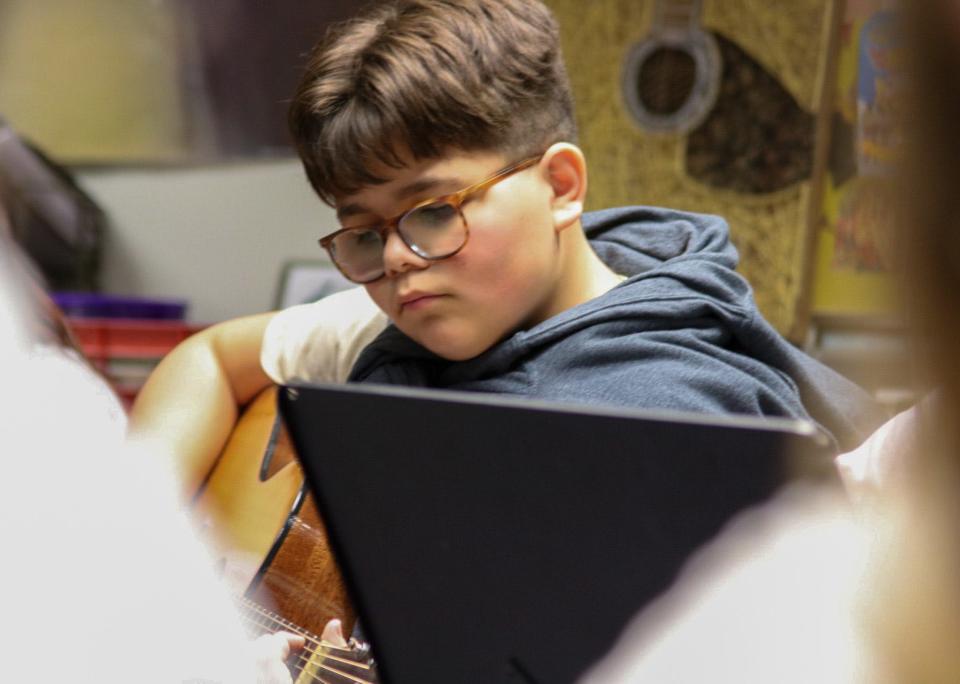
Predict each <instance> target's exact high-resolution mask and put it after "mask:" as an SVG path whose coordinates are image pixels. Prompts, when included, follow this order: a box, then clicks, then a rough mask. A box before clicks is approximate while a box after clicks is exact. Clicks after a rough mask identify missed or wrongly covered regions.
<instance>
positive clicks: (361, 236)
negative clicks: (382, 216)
mask: <svg viewBox="0 0 960 684" xmlns="http://www.w3.org/2000/svg"><path fill="white" fill-rule="evenodd" d="M347 235H348V236H349V238H350V243H351V244H352V245H353V246H354V247H367V246H369V245H371V244H374V243H377V242H380V234H379V233H377V231H375V230H369V229H365V230H352V231H350V232H349V233H347Z"/></svg>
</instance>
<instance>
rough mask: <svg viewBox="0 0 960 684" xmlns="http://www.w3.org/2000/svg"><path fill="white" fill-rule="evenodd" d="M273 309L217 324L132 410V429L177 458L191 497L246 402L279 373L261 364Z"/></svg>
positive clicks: (152, 380)
mask: <svg viewBox="0 0 960 684" xmlns="http://www.w3.org/2000/svg"><path fill="white" fill-rule="evenodd" d="M273 315H274V314H273V313H266V314H259V315H256V316H247V317H244V318H237V319H234V320H230V321H225V322H223V323H218V324H216V325H213V326H211V327H209V328H207V329H206V330H202V331H201V332H199V333H197V334H195V335H193V336H192V337H190V338H189V339H187V340H185V341H184V342H181V343H180V344H179V345H178V346H177V347H176V348H174V349H173V351H171V352H170V353H169V354H167V356H166V357H164V359H163V360H162V361H161V362H160V364H159V365H158V366H157V368H156V369H155V370H154V371H153V373H152V374H151V375H150V377H149V378H148V380H147V382H146V384H145V385H144V386H143V388H142V389H141V390H140V392H139V394H138V395H137V398H136V401H135V402H134V404H133V407H132V409H131V412H130V437H131V439H133V440H135V441H137V442H140V443H141V444H142V445H143V446H144V447H145V448H146V449H147V450H148V451H153V452H156V453H157V455H159V456H160V457H163V458H170V459H172V460H173V462H174V464H175V466H176V468H177V470H178V475H179V478H180V481H181V483H182V485H183V490H182V493H183V494H184V496H185V497H187V498H190V497H192V496H193V495H194V494H195V493H196V492H197V490H198V489H199V487H200V485H201V484H202V483H203V481H204V479H205V478H206V476H207V475H208V474H209V472H210V470H211V469H212V468H213V466H214V463H215V462H216V459H217V456H218V455H219V454H220V452H221V450H222V449H223V446H224V444H225V443H226V441H227V438H228V437H229V436H230V433H231V431H232V430H233V428H234V425H235V424H236V422H237V417H238V415H239V411H240V407H242V406H243V405H245V404H246V403H247V402H248V401H250V399H252V398H253V397H254V396H255V395H256V394H257V393H259V392H260V391H261V390H262V389H264V388H265V387H267V386H268V385H269V384H270V382H271V380H270V378H269V377H268V376H267V374H266V373H265V372H264V371H263V369H262V367H261V365H260V349H261V346H262V343H263V335H264V331H265V329H266V327H267V324H268V323H269V322H270V320H271V318H272V317H273Z"/></svg>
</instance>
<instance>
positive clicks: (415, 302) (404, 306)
mask: <svg viewBox="0 0 960 684" xmlns="http://www.w3.org/2000/svg"><path fill="white" fill-rule="evenodd" d="M442 296H443V295H440V294H434V293H432V292H419V291H413V292H407V293H404V294H403V295H400V296H399V297H397V303H398V304H399V305H400V310H401V311H415V310H417V309H420V308H422V307H424V306H428V305H429V304H430V303H431V302H434V301H436V300H438V299H440V297H442Z"/></svg>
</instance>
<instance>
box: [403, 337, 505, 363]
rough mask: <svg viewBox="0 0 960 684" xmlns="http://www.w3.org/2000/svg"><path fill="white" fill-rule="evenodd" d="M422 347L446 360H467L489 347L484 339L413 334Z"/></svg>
mask: <svg viewBox="0 0 960 684" xmlns="http://www.w3.org/2000/svg"><path fill="white" fill-rule="evenodd" d="M411 337H413V339H415V340H416V341H417V342H418V343H419V344H420V345H421V346H422V347H426V348H427V349H428V350H430V351H431V352H433V353H434V354H436V355H437V356H439V357H440V358H442V359H446V360H447V361H469V360H470V359H472V358H474V357H476V356H480V354H482V353H483V352H485V351H486V350H487V349H489V348H490V346H491V345H490V344H486V343H485V341H481V340H465V339H449V338H444V339H438V338H436V337H434V336H428V335H423V336H413V335H411Z"/></svg>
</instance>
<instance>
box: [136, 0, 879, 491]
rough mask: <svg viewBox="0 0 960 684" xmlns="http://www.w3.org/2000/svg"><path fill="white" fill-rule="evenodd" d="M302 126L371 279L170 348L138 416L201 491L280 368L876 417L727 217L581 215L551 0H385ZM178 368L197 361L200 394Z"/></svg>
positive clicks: (860, 427)
mask: <svg viewBox="0 0 960 684" xmlns="http://www.w3.org/2000/svg"><path fill="white" fill-rule="evenodd" d="M290 123H291V129H292V131H293V134H294V139H295V141H296V144H297V148H298V152H299V154H300V157H301V159H302V161H303V164H304V167H305V169H306V173H307V176H308V178H309V180H310V182H311V184H312V186H313V188H314V189H315V190H316V192H317V194H318V195H319V196H320V197H321V199H323V200H324V201H326V202H327V203H329V204H331V205H333V206H334V207H336V209H337V214H338V217H339V219H340V222H341V224H342V228H341V230H339V231H337V232H335V233H333V234H331V235H329V236H327V237H325V238H324V239H323V240H321V244H322V245H323V246H324V247H325V248H326V249H327V250H328V252H329V253H330V256H331V258H332V259H333V261H334V263H335V264H336V265H337V266H338V267H339V268H340V270H341V271H342V272H343V273H344V274H345V275H346V276H347V277H348V278H350V279H351V280H353V281H355V282H358V283H361V284H363V286H364V289H365V291H366V295H368V296H369V298H367V297H366V295H364V293H363V292H362V291H360V290H355V291H351V292H348V293H345V294H341V295H334V296H333V297H331V298H328V299H326V300H322V301H321V302H318V303H317V304H314V305H307V306H305V307H298V308H295V309H292V310H289V311H286V312H281V313H278V314H275V315H264V316H259V317H251V318H247V319H240V320H238V321H232V322H228V323H226V324H222V325H220V326H215V327H214V328H211V329H210V330H208V331H205V332H204V333H201V334H200V335H198V336H196V337H195V338H194V339H192V340H190V341H188V342H187V343H185V344H184V345H182V346H181V348H178V349H177V350H175V351H174V352H173V353H172V354H171V355H170V356H169V357H168V358H167V359H166V360H165V361H164V363H163V364H161V366H160V367H159V368H158V370H157V371H156V373H155V374H154V376H153V377H152V378H151V379H150V381H149V382H148V384H147V386H146V387H145V388H144V390H143V392H142V394H141V396H140V398H139V399H138V401H137V404H136V406H135V407H134V411H133V424H134V427H135V429H139V432H140V434H141V435H144V436H146V437H153V438H158V439H163V440H166V444H167V445H168V448H169V447H170V446H172V448H173V449H174V452H175V453H177V454H178V456H179V458H180V459H181V461H182V463H183V467H184V476H185V479H186V482H187V487H188V490H189V491H192V490H193V489H195V487H196V486H197V485H199V483H200V482H201V481H202V479H203V477H204V475H205V474H206V472H207V471H208V470H209V468H210V467H211V465H212V463H213V461H214V459H215V458H216V455H217V453H218V452H219V450H220V447H221V446H222V444H223V441H224V440H225V438H226V436H227V435H228V434H229V431H230V429H231V428H232V425H233V423H234V420H235V417H236V412H237V406H238V405H242V404H243V403H245V402H246V401H247V400H248V399H249V398H250V397H252V396H253V395H254V394H256V392H257V391H259V390H260V389H261V388H263V387H265V386H266V385H267V384H269V382H270V381H271V380H273V381H275V382H288V381H291V380H308V381H310V380H314V381H331V380H343V379H349V380H351V381H360V382H387V383H398V384H416V385H421V386H430V387H440V388H455V389H461V390H475V391H490V392H508V393H517V394H531V395H535V396H538V397H541V398H547V399H556V400H563V401H574V402H580V403H583V402H598V403H614V404H628V405H634V406H641V407H657V408H668V409H681V410H691V411H703V412H716V413H747V414H758V415H776V416H793V417H802V418H812V419H814V420H816V421H818V422H819V423H820V424H821V425H822V426H823V427H824V428H825V429H826V430H827V431H828V432H829V433H830V434H832V435H833V437H834V438H835V440H836V441H837V443H838V444H840V445H842V446H843V447H850V446H853V445H854V444H856V443H857V442H858V441H859V440H860V439H861V438H862V436H864V435H865V434H866V432H867V431H868V430H869V429H870V428H871V427H873V426H874V425H875V424H876V422H877V421H878V418H879V417H878V416H877V415H875V414H874V413H873V408H872V407H871V406H870V404H869V402H868V401H867V400H866V398H865V396H864V395H863V394H862V393H861V392H860V391H859V390H858V389H857V388H856V387H854V386H853V385H851V384H850V383H848V382H846V381H845V380H843V379H842V378H840V377H839V376H838V375H836V374H835V373H833V372H831V371H830V370H828V369H827V368H825V367H823V366H821V365H820V364H818V363H816V362H815V361H813V360H812V359H810V358H808V357H806V356H805V355H803V354H802V353H800V352H799V351H797V350H796V349H794V348H793V347H792V346H790V345H789V344H788V343H786V342H785V341H784V340H783V339H782V338H781V337H780V336H779V335H777V334H776V333H775V332H774V331H773V329H772V328H771V327H770V326H769V325H768V324H767V323H766V322H765V321H763V320H762V318H761V317H760V315H759V313H758V312H757V311H756V309H755V307H754V304H753V301H752V297H751V294H750V290H749V286H748V285H747V284H746V283H745V281H744V280H743V279H742V278H741V277H740V276H738V275H737V274H736V273H735V272H734V270H733V269H734V268H735V266H736V251H735V249H734V248H733V247H732V246H731V245H730V243H729V242H728V238H727V231H726V226H725V224H724V223H723V221H722V220H720V219H718V218H716V217H710V216H703V215H694V214H685V213H681V212H674V211H668V210H661V209H654V208H645V207H634V208H622V209H610V210H605V211H602V212H594V213H591V214H587V215H583V202H584V199H585V196H586V187H587V172H586V162H585V159H584V156H583V153H582V152H581V151H580V149H579V148H577V147H576V145H575V140H576V127H575V124H574V116H573V104H572V97H571V94H570V89H569V84H568V82H567V77H566V73H565V70H564V66H563V61H562V58H561V56H560V49H559V40H558V32H557V26H556V23H555V21H554V18H553V17H552V15H551V14H550V12H549V11H548V10H547V9H546V8H545V7H544V6H543V5H542V4H541V3H540V2H539V1H538V0H499V1H497V0H399V1H398V2H392V3H387V4H380V5H378V6H376V7H374V8H373V9H371V10H369V11H367V12H366V13H365V14H364V15H362V16H361V17H360V18H358V19H356V20H355V21H353V22H350V23H348V24H346V25H344V26H342V27H340V29H339V30H338V31H337V32H334V33H331V34H329V35H328V37H327V38H326V39H325V40H324V41H323V42H322V43H321V44H320V45H318V47H317V48H316V50H315V51H314V53H313V55H312V57H311V59H310V62H309V65H308V67H307V71H306V73H305V75H304V77H303V80H302V82H301V85H300V87H299V89H298V91H297V93H296V95H295V98H294V100H293V102H292V105H291V108H290ZM370 300H372V301H373V302H374V303H375V304H376V307H378V308H379V311H380V313H378V312H377V311H376V310H375V309H374V307H372V306H371V304H370ZM361 350H362V353H361ZM183 378H194V379H197V380H200V381H201V383H200V384H201V386H202V387H199V388H198V389H202V390H203V392H198V394H197V395H191V397H190V402H189V405H185V404H183V403H179V402H178V401H177V400H176V398H175V395H176V394H177V393H178V392H179V391H180V389H181V385H182V379H183ZM171 397H174V398H173V399H171ZM191 426H202V427H203V431H202V432H200V431H197V430H196V429H191Z"/></svg>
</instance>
